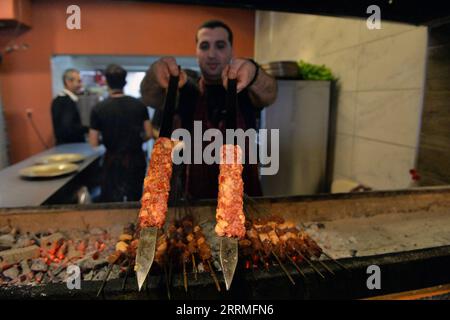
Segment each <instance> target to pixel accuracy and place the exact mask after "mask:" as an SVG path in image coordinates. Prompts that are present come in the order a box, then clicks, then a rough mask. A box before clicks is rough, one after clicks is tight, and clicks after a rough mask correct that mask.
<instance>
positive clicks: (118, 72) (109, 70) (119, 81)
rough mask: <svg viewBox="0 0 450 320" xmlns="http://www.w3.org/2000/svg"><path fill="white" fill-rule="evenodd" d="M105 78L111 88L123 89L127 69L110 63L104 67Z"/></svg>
mask: <svg viewBox="0 0 450 320" xmlns="http://www.w3.org/2000/svg"><path fill="white" fill-rule="evenodd" d="M105 78H106V82H107V83H108V87H110V88H111V89H123V87H125V84H126V83H127V82H126V80H125V79H126V78H127V71H126V70H125V69H124V68H122V67H121V66H119V65H117V64H110V65H109V66H107V67H106V70H105Z"/></svg>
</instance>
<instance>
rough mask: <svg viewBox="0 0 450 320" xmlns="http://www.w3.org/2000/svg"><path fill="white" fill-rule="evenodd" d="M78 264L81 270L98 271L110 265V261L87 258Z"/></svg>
mask: <svg viewBox="0 0 450 320" xmlns="http://www.w3.org/2000/svg"><path fill="white" fill-rule="evenodd" d="M77 264H78V266H79V267H80V269H81V270H83V271H87V270H92V269H94V270H96V269H99V268H101V267H104V266H106V265H107V264H108V261H107V260H106V259H97V260H94V259H93V258H92V257H85V258H83V259H81V260H78V261H77Z"/></svg>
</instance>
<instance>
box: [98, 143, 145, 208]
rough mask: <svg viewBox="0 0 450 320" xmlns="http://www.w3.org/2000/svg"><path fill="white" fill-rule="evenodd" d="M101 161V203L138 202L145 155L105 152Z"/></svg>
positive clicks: (139, 153)
mask: <svg viewBox="0 0 450 320" xmlns="http://www.w3.org/2000/svg"><path fill="white" fill-rule="evenodd" d="M103 161H104V162H103V167H102V171H103V172H102V179H101V189H102V192H101V201H102V202H122V201H139V200H140V199H141V196H142V188H143V187H142V186H143V183H144V178H145V170H146V166H147V163H146V157H145V153H144V152H143V151H137V152H128V153H113V152H110V151H106V154H105V156H104V160H103Z"/></svg>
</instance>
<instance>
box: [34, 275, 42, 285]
mask: <svg viewBox="0 0 450 320" xmlns="http://www.w3.org/2000/svg"><path fill="white" fill-rule="evenodd" d="M43 277H44V274H43V273H42V272H38V273H36V274H35V276H34V280H35V281H36V282H37V283H41V282H42V278H43Z"/></svg>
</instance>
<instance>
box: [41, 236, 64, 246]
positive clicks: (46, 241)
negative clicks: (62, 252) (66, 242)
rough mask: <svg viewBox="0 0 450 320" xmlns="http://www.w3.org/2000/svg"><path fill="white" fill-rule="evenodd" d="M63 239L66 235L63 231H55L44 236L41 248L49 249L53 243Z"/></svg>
mask: <svg viewBox="0 0 450 320" xmlns="http://www.w3.org/2000/svg"><path fill="white" fill-rule="evenodd" d="M61 239H64V236H63V235H62V234H61V233H59V232H58V233H54V234H51V235H49V236H46V237H42V238H41V239H40V240H41V248H43V249H46V250H49V249H50V248H51V247H52V245H53V243H55V242H58V241H60V240H61Z"/></svg>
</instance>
